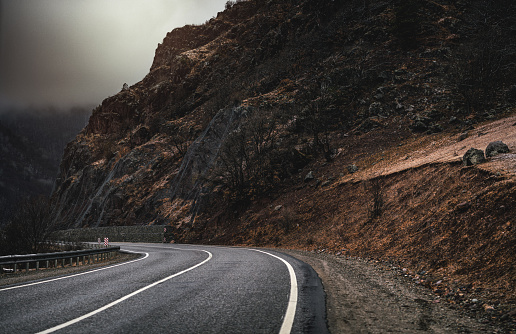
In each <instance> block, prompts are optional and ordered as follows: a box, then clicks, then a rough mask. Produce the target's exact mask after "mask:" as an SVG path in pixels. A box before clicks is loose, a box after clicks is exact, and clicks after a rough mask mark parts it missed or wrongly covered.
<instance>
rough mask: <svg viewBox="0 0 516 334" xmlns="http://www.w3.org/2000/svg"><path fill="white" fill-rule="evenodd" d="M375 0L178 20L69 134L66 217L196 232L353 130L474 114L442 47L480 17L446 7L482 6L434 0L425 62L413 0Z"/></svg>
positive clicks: (310, 2)
mask: <svg viewBox="0 0 516 334" xmlns="http://www.w3.org/2000/svg"><path fill="white" fill-rule="evenodd" d="M478 1H479V2H480V0H478ZM367 3H368V5H367V6H364V5H363V1H354V2H353V1H352V2H348V1H322V0H302V1H291V0H277V1H268V0H249V1H238V2H236V3H235V4H233V5H231V6H228V8H227V9H226V10H225V11H224V12H221V13H218V14H217V16H216V17H214V18H212V19H211V20H209V21H207V22H206V23H205V24H203V25H199V26H185V27H182V28H178V29H174V30H173V31H171V32H170V33H168V34H167V36H166V37H165V38H164V40H163V42H162V43H161V44H159V45H158V47H157V49H156V52H155V57H154V61H153V64H152V66H151V68H150V71H149V73H148V74H147V75H146V76H145V78H143V79H142V80H141V81H140V82H138V83H136V84H134V85H132V86H130V87H128V86H127V87H126V86H123V89H122V90H121V91H120V92H119V93H117V94H115V95H114V96H111V97H109V98H107V99H105V100H104V101H103V102H102V103H101V105H100V106H98V107H97V108H95V109H94V110H93V113H92V115H91V117H90V119H89V123H88V125H87V127H86V128H85V129H84V130H83V131H82V132H81V133H80V134H79V135H78V136H77V137H76V139H75V140H74V141H73V142H71V143H69V144H68V146H67V147H66V149H65V152H64V156H63V160H62V162H61V165H60V172H59V176H58V179H57V181H56V186H55V189H54V192H53V212H54V217H55V221H56V222H58V223H59V224H61V227H64V228H66V227H83V226H91V227H97V226H98V227H102V226H110V225H154V224H170V225H173V226H174V227H176V228H177V229H180V230H184V231H187V230H191V229H192V228H194V227H195V224H197V221H196V219H197V217H200V216H199V215H198V214H199V213H202V212H204V211H203V208H209V209H210V210H211V213H212V216H208V217H205V218H204V220H202V221H201V220H199V223H201V224H205V223H207V222H208V221H212V220H213V219H212V218H213V217H214V215H215V213H216V214H220V212H223V211H224V210H226V209H227V208H228V207H229V206H230V204H231V203H233V204H234V203H238V204H242V203H249V201H251V200H256V199H259V198H260V196H263V194H264V193H266V192H267V191H269V190H271V189H273V188H274V187H279V186H281V185H282V184H283V182H286V181H289V180H293V179H295V180H297V179H299V178H300V177H301V178H302V177H303V176H299V175H298V173H300V171H301V170H304V167H305V166H306V165H307V164H308V163H309V162H311V161H313V160H315V159H319V158H320V157H325V156H326V157H328V156H331V154H332V152H334V151H333V149H334V147H333V146H332V141H334V140H335V138H342V137H341V136H338V135H339V134H341V133H353V129H359V130H360V131H358V132H362V133H363V132H369V131H376V129H381V128H382V127H383V124H384V123H385V124H390V123H393V122H394V120H396V121H395V122H399V129H400V131H405V130H403V129H404V127H405V128H408V127H409V125H410V123H412V121H416V122H418V121H419V122H421V123H422V124H423V125H424V127H423V126H420V128H421V129H419V128H418V129H419V130H421V131H423V130H424V131H425V132H428V130H432V131H431V132H435V131H437V130H439V131H440V128H439V126H438V125H439V122H441V123H443V126H450V125H449V124H447V122H446V120H447V119H450V117H452V116H454V117H455V116H457V118H458V120H457V122H455V123H454V124H462V122H463V120H462V119H463V118H464V117H465V116H464V115H463V114H461V115H459V114H457V115H455V114H454V112H455V111H454V110H455V108H449V106H450V105H451V104H454V105H461V103H462V104H463V101H462V100H461V101H451V99H452V97H454V96H459V95H460V92H456V91H451V90H453V88H449V87H458V86H459V85H457V84H456V83H455V82H449V80H451V79H450V78H451V77H453V76H450V75H446V74H445V73H446V72H447V69H448V68H450V66H451V67H453V66H452V65H454V64H456V62H455V61H454V60H453V59H451V57H449V56H446V57H443V56H442V52H440V50H445V49H446V50H448V49H449V50H450V52H449V54H450V55H453V54H454V52H459V51H461V50H460V49H457V50H455V49H454V48H456V47H457V45H459V44H460V43H457V41H456V38H458V37H457V36H459V35H462V34H461V33H459V32H460V31H463V30H464V31H469V30H468V29H469V28H470V27H474V25H471V26H468V27H465V28H464V29H462V28H463V27H461V26H460V25H461V24H464V25H466V24H468V22H469V21H468V20H469V17H464V19H458V20H457V22H460V23H457V25H455V24H454V25H444V24H443V22H444V21H443V20H444V19H445V18H447V17H450V16H452V15H453V16H460V15H463V14H462V13H463V12H466V11H469V7H468V8H466V9H462V8H461V9H460V10H457V9H455V7H453V6H435V4H430V3H428V4H426V2H425V5H424V6H427V7H425V10H421V11H419V12H420V14H421V15H420V16H418V20H421V27H424V29H422V30H421V32H420V33H419V35H418V38H417V40H418V43H420V45H418V46H417V50H425V52H423V53H422V54H421V55H420V56H418V57H417V59H418V61H414V59H415V58H414V55H415V52H419V51H415V50H416V49H414V50H413V51H410V52H408V51H407V49H406V46H403V45H402V44H403V43H401V41H400V40H399V39H400V36H402V35H400V34H398V33H396V32H395V31H393V20H394V18H393V13H395V12H397V11H398V9H399V8H397V6H399V3H400V2H386V1H380V0H373V1H368V2H367ZM443 8H447V9H446V11H445V12H443V10H444V9H443ZM461 18H462V17H461ZM441 19H442V20H441ZM461 29H462V30H461ZM470 35H471V36H475V34H470ZM450 36H452V37H453V38H451V37H450ZM448 37H450V38H448ZM468 38H469V37H468ZM460 42H461V43H462V42H468V40H467V38H466V37H464V41H462V40H461V41H460ZM379 45H382V47H376V46H379ZM386 59H388V61H387V60H386ZM429 78H431V80H429ZM500 91H503V89H500ZM430 106H431V107H432V110H434V109H435V110H436V111H438V112H433V111H431V110H429V107H430ZM425 110H426V111H425ZM424 111H425V112H424ZM412 112H414V113H421V116H420V117H419V116H418V117H419V118H414V117H411V116H409V115H408V114H409V113H412ZM368 119H369V121H367V122H365V121H366V120H368ZM468 121H469V120H468ZM464 122H465V121H464ZM444 123H446V124H444ZM361 124H363V127H361V128H359V126H360V125H361ZM454 126H455V125H454ZM419 130H418V131H419ZM334 134H335V136H334ZM353 135H355V134H353ZM327 160H328V161H329V160H331V159H327ZM214 203H215V204H214ZM230 211H231V212H235V210H234V209H232V210H230ZM214 212H215V213H214ZM237 212H238V211H237Z"/></svg>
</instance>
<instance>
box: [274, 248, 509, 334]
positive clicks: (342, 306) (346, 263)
mask: <svg viewBox="0 0 516 334" xmlns="http://www.w3.org/2000/svg"><path fill="white" fill-rule="evenodd" d="M282 252H284V253H286V254H289V255H291V256H293V257H295V258H297V259H299V260H301V261H304V262H305V263H307V264H309V265H311V266H312V268H313V269H314V270H315V271H316V272H317V273H318V275H319V277H320V278H321V280H322V283H323V286H324V290H325V293H326V311H327V321H328V327H329V330H330V332H331V333H389V332H391V333H425V332H429V333H514V332H513V331H512V330H511V329H507V328H505V329H502V328H496V327H494V326H493V325H490V324H488V323H481V322H479V321H478V320H476V319H474V318H471V317H469V316H468V315H467V314H466V313H465V312H464V310H462V309H461V308H460V307H457V306H454V305H451V304H450V305H449V304H445V303H440V302H438V301H439V300H438V299H437V298H436V297H435V295H434V294H433V293H432V292H431V291H430V290H429V289H427V288H424V287H422V286H418V285H416V284H414V283H413V282H411V281H409V280H407V279H405V278H404V277H403V276H401V275H399V274H398V272H397V271H395V270H392V269H389V268H388V267H387V266H386V265H383V264H380V263H377V262H376V261H368V260H364V259H359V258H353V257H346V256H336V255H330V254H326V253H320V254H318V253H310V252H305V251H296V250H282Z"/></svg>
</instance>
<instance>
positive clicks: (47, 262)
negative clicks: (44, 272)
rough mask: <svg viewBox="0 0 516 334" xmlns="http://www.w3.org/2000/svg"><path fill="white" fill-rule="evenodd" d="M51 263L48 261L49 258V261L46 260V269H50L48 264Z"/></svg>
mask: <svg viewBox="0 0 516 334" xmlns="http://www.w3.org/2000/svg"><path fill="white" fill-rule="evenodd" d="M49 265H50V261H48V260H47V261H46V262H45V269H48V266H49Z"/></svg>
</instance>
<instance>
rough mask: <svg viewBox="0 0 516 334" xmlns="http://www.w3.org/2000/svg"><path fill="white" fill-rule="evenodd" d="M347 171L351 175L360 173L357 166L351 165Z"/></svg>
mask: <svg viewBox="0 0 516 334" xmlns="http://www.w3.org/2000/svg"><path fill="white" fill-rule="evenodd" d="M347 169H348V172H349V173H350V174H353V173H356V172H358V167H357V166H356V165H349V166H348V167H347Z"/></svg>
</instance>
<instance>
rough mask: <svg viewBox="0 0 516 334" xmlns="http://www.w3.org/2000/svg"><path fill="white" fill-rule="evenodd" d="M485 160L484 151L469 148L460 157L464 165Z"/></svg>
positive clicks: (475, 163) (476, 163)
mask: <svg viewBox="0 0 516 334" xmlns="http://www.w3.org/2000/svg"><path fill="white" fill-rule="evenodd" d="M485 161H486V158H485V156H484V151H482V150H479V149H476V148H470V149H469V150H468V151H467V152H466V153H464V156H463V157H462V164H463V165H464V166H472V165H478V164H481V163H483V162H485Z"/></svg>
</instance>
